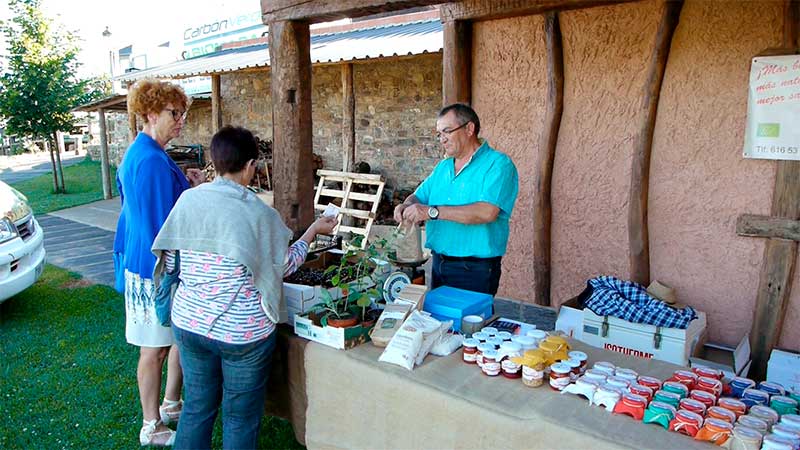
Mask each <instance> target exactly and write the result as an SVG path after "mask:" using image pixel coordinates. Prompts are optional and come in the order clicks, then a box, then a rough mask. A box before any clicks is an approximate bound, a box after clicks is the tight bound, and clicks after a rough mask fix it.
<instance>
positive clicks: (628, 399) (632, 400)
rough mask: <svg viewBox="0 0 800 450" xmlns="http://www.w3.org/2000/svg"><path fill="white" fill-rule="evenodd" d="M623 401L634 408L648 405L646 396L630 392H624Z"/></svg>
mask: <svg viewBox="0 0 800 450" xmlns="http://www.w3.org/2000/svg"><path fill="white" fill-rule="evenodd" d="M622 402H623V403H625V404H626V405H628V406H631V407H634V408H645V407H647V399H646V398H644V397H642V396H641V395H636V394H631V393H630V392H625V393H623V394H622Z"/></svg>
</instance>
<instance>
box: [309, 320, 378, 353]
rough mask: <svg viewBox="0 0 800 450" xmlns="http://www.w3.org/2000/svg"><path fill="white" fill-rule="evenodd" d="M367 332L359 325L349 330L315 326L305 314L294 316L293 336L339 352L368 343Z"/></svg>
mask: <svg viewBox="0 0 800 450" xmlns="http://www.w3.org/2000/svg"><path fill="white" fill-rule="evenodd" d="M368 331H369V330H367V329H364V328H362V327H361V325H356V326H353V327H349V328H337V327H322V326H317V325H315V324H314V322H313V321H312V320H311V319H310V318H309V317H308V315H307V314H295V316H294V334H296V335H298V336H300V337H304V338H306V339H309V340H312V341H315V342H319V343H320V344H324V345H327V346H329V347H333V348H337V349H340V350H342V349H348V348H352V347H355V346H356V345H359V344H361V343H363V342H366V341H368V340H369V334H368Z"/></svg>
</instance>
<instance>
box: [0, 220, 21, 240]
mask: <svg viewBox="0 0 800 450" xmlns="http://www.w3.org/2000/svg"><path fill="white" fill-rule="evenodd" d="M18 235H19V234H18V233H17V227H15V226H14V224H13V223H11V221H10V220H8V219H0V244H2V243H3V242H6V241H10V240H11V239H14V238H15V237H17V236H18Z"/></svg>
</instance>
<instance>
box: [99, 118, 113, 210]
mask: <svg viewBox="0 0 800 450" xmlns="http://www.w3.org/2000/svg"><path fill="white" fill-rule="evenodd" d="M97 115H98V116H99V119H100V178H101V180H100V182H101V183H103V198H104V199H106V200H108V199H110V198H111V196H112V191H111V169H110V167H109V165H108V131H107V128H106V110H105V108H100V109H98V110H97Z"/></svg>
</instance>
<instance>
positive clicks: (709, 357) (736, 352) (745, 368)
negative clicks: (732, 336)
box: [689, 334, 751, 380]
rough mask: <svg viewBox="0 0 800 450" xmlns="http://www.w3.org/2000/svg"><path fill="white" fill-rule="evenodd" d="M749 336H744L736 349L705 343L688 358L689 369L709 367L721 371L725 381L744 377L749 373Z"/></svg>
mask: <svg viewBox="0 0 800 450" xmlns="http://www.w3.org/2000/svg"><path fill="white" fill-rule="evenodd" d="M750 362H751V361H750V335H749V334H745V335H744V337H743V338H742V340H741V341H739V344H738V345H737V346H736V348H731V347H725V346H722V345H717V344H711V343H706V344H704V345H703V346H702V348H699V349H697V351H696V352H695V355H694V356H692V357H690V358H689V365H690V367H698V366H701V367H710V368H712V369H718V370H721V371H722V374H723V375H724V376H725V378H727V379H729V380H730V379H732V378H733V377H736V376H741V377H746V376H747V373H748V372H749V371H750Z"/></svg>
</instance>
